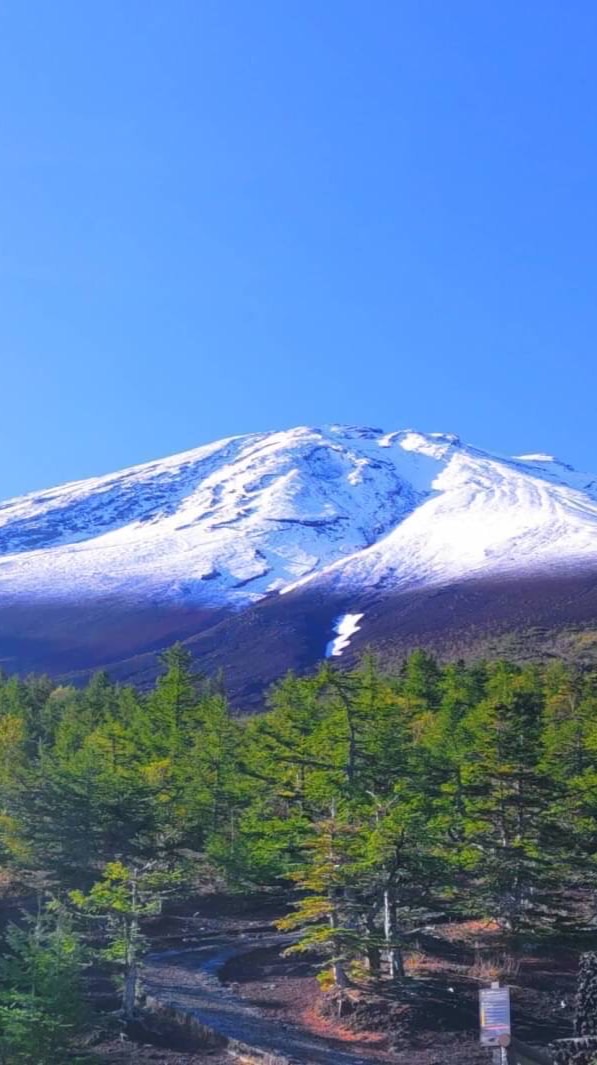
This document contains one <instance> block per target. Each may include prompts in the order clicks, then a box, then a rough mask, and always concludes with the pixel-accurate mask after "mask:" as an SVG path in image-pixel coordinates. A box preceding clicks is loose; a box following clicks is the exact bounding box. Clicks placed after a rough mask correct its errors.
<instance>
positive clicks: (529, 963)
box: [98, 907, 592, 1065]
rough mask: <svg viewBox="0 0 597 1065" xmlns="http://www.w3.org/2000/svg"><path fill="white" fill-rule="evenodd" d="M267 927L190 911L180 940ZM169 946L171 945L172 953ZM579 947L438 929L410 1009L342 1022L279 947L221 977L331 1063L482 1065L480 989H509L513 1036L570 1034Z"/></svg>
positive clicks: (151, 1055) (129, 1060) (414, 962)
mask: <svg viewBox="0 0 597 1065" xmlns="http://www.w3.org/2000/svg"><path fill="white" fill-rule="evenodd" d="M215 908H216V907H214V909H215ZM178 920H180V919H178ZM270 921H271V914H267V913H261V912H253V913H245V914H243V915H242V917H240V915H237V914H235V913H230V914H228V915H226V916H220V915H218V916H215V914H213V913H212V912H209V911H208V912H203V913H201V912H196V913H194V914H193V920H192V922H191V924H190V925H189V926H188V927H185V928H183V929H182V931H183V932H184V935H182V936H181V937H180V940H181V943H182V942H185V943H187V944H188V943H189V942H193V941H196V937H197V938H200V936H201V934H207V935H208V936H209V935H211V934H212V933H214V932H216V930H218V931H219V932H225V933H226V934H227V935H229V934H230V933H231V932H233V931H234V930H235V929H237V928H244V929H245V930H247V929H248V930H251V931H252V932H253V933H257V936H259V934H260V931H259V930H260V928H263V934H264V935H265V934H266V931H267V929H268V928H269V932H270V934H271V924H270V923H269V922H270ZM161 931H162V933H163V932H164V929H163V928H162V930H161ZM173 932H175V933H176V936H175V940H176V939H178V937H179V933H180V932H181V927H180V925H179V924H177V925H174V926H173V928H172V929H170V930H169V935H170V939H172V933H173ZM175 940H174V941H171V942H170V943H169V945H171V946H176V945H177V943H176V941H175ZM590 946H592V944H588V943H587V944H583V945H582V949H587V948H588V947H590ZM580 949H581V946H580V945H579V948H578V949H576V950H572V949H570V948H557V949H556V948H555V947H554V945H553V944H552V945H551V947H548V946H547V945H536V946H534V947H533V948H531V947H529V945H528V944H527V945H526V947H525V948H524V950H521V951H519V952H517V953H514V952H513V950H512V947H511V945H510V946H509V945H508V944H506V943H505V942H504V941H503V940H502V938H501V934H500V932H499V929H497V928H496V927H493V926H491V925H490V924H488V923H484V924H482V923H480V922H467V923H461V924H458V925H446V926H443V927H438V928H435V929H433V930H429V931H428V932H426V934H421V936H420V937H419V939H418V941H417V942H416V944H413V949H412V950H411V951H410V952H409V954H408V956H407V957H406V967H407V973H408V976H409V977H410V980H409V984H410V987H411V989H412V995H411V1000H410V1002H407V1003H406V1004H405V1003H404V1001H403V1000H402V1001H401V1002H398V1001H397V1000H396V999H392V997H391V996H389V995H385V996H383V995H382V996H380V997H379V999H376V1002H375V1005H374V1007H373V1009H371V1008H370V1007H367V1011H366V1012H365V1014H364V1016H363V1012H362V1011H360V1010H359V1009H357V1015H358V1016H356V1017H353V1018H352V1019H350V1018H349V1019H343V1020H342V1021H341V1022H340V1021H339V1020H338V1019H337V1018H336V1016H335V1014H334V1013H333V1011H332V1010H331V1009H330V1008H329V1007H328V1008H327V1009H326V1007H325V1003H326V999H327V996H326V995H324V994H323V993H322V992H321V990H320V987H319V984H318V982H317V980H316V965H315V964H314V963H313V962H312V961H306V960H304V959H302V958H297V957H296V956H295V957H290V958H287V957H284V956H283V951H282V949H281V948H280V947H277V946H270V945H267V946H266V945H265V944H264V945H263V946H260V945H259V943H256V946H255V949H254V950H251V951H250V952H249V953H244V954H241V955H240V956H237V957H233V958H231V959H230V960H229V961H228V962H227V963H226V964H225V965H224V967H223V969H222V970H221V972H220V979H221V981H222V983H223V984H224V985H225V987H226V988H228V989H229V990H230V991H231V992H232V993H233V995H234V996H237V997H238V998H239V999H241V1000H242V1001H243V1002H244V1003H246V1004H247V1005H248V1006H250V1007H251V1008H253V1009H256V1010H258V1012H259V1014H261V1016H262V1017H263V1018H264V1019H267V1020H268V1021H270V1022H271V1021H274V1022H275V1023H278V1022H279V1024H280V1026H281V1027H285V1026H287V1025H288V1026H296V1027H298V1028H299V1029H301V1030H302V1031H304V1032H305V1033H310V1034H312V1035H314V1036H317V1037H319V1038H320V1039H322V1040H325V1043H326V1045H327V1046H329V1047H330V1049H331V1050H332V1051H333V1050H334V1048H336V1052H337V1053H338V1060H341V1059H343V1058H344V1056H345V1055H347V1054H348V1055H350V1054H353V1055H358V1056H362V1057H363V1058H366V1060H367V1061H371V1062H372V1063H375V1062H379V1065H382V1063H385V1065H465V1063H466V1065H488V1063H489V1061H490V1055H489V1052H488V1051H486V1050H483V1049H482V1048H481V1047H480V1046H479V1041H478V1040H479V1036H478V1014H477V1011H478V992H479V988H480V987H483V986H487V985H488V984H490V983H491V981H492V980H495V979H499V980H500V981H501V982H502V983H504V984H508V985H509V986H510V987H511V996H512V1010H513V1025H514V1031H515V1034H516V1035H518V1037H519V1038H520V1039H523V1040H524V1041H526V1042H529V1043H533V1044H536V1045H538V1046H545V1045H547V1044H548V1043H549V1042H551V1041H552V1040H554V1039H557V1038H561V1037H564V1036H567V1035H570V1034H571V1020H572V1009H573V1000H574V989H575V981H576V972H577V968H578V955H579V951H580ZM356 997H357V1000H358V993H357V996H356ZM98 1051H101V1055H102V1057H101V1060H102V1061H103V1062H105V1065H150V1063H151V1065H157V1063H161V1065H224V1063H228V1062H230V1060H231V1059H230V1058H229V1057H227V1056H226V1054H225V1053H222V1052H219V1051H218V1052H216V1051H211V1052H207V1051H204V1052H194V1053H189V1052H187V1053H185V1052H183V1051H175V1050H167V1049H161V1048H159V1047H156V1046H150V1045H142V1044H134V1043H128V1044H127V1043H125V1044H123V1043H121V1042H118V1041H112V1042H111V1043H106V1044H104V1045H103V1046H102V1047H99V1048H98ZM332 1060H334V1059H333V1058H332Z"/></svg>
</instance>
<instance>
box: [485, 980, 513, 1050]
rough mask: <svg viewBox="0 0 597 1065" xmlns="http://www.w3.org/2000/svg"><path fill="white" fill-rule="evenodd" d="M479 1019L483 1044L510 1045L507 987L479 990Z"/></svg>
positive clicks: (508, 990) (510, 1031)
mask: <svg viewBox="0 0 597 1065" xmlns="http://www.w3.org/2000/svg"><path fill="white" fill-rule="evenodd" d="M479 1021H480V1024H481V1043H482V1045H483V1046H486V1047H508V1046H510V1037H511V1034H512V1028H511V1026H510V989H509V988H508V987H485V988H483V990H482V991H480V992H479Z"/></svg>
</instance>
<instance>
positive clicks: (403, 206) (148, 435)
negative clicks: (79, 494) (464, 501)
mask: <svg viewBox="0 0 597 1065" xmlns="http://www.w3.org/2000/svg"><path fill="white" fill-rule="evenodd" d="M596 44H597V6H596V5H595V4H594V3H593V2H583V0H573V2H572V3H564V0H557V2H553V0H525V3H523V4H520V3H518V2H515V0H487V2H484V3H479V2H478V0H452V2H451V3H449V4H448V3H441V2H439V0H399V2H396V0H374V2H373V3H371V4H366V3H365V2H364V0H358V2H355V0H326V2H325V3H322V2H321V0H217V2H213V0H170V2H168V3H166V2H164V0H86V2H85V3H81V2H80V0H51V2H50V0H36V2H35V3H30V4H23V3H22V2H21V0H1V2H0V177H1V195H0V358H1V360H2V375H1V378H0V380H1V381H2V385H3V401H2V405H1V417H0V437H1V439H0V443H1V446H2V456H3V461H2V467H1V471H0V496H2V497H7V496H9V495H11V494H16V493H19V492H21V491H26V490H29V489H33V488H38V487H43V486H46V485H50V484H55V483H59V482H61V481H64V480H67V479H72V478H78V477H84V476H87V475H92V474H96V473H101V472H108V471H110V470H113V469H118V468H119V467H121V466H124V465H129V464H133V463H136V462H141V461H144V460H146V459H150V458H154V457H158V456H161V455H165V454H169V453H173V452H175V451H179V450H183V449H185V448H188V447H193V446H196V445H198V444H200V443H203V442H205V441H208V440H210V439H214V438H216V437H219V436H224V435H229V434H234V433H242V432H248V431H253V430H263V429H269V428H282V427H286V426H290V425H296V424H301V423H305V424H319V423H323V422H357V423H363V424H369V425H379V426H383V427H385V428H387V429H394V428H401V427H405V426H408V425H414V426H416V427H418V428H422V429H426V430H432V431H434V430H445V431H452V432H458V433H460V434H461V435H462V436H463V437H464V438H465V439H467V440H469V441H471V442H473V443H476V444H477V445H479V446H481V447H487V448H489V449H495V450H498V451H510V452H519V451H529V450H537V449H541V450H552V451H555V452H556V453H558V454H560V455H561V456H562V457H563V458H565V459H567V460H568V461H571V462H573V463H575V464H576V465H579V466H585V467H588V468H592V469H593V470H597V442H596V435H595V430H594V421H595V385H596V383H597V382H596V377H597V373H596V369H595V353H596V340H597V298H596V297H597V292H596V288H597V239H596V238H597V227H596V211H597V122H596V121H595V113H596V105H597V67H596V64H595V60H594V57H595V47H596Z"/></svg>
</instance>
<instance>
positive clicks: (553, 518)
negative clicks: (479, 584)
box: [0, 426, 597, 635]
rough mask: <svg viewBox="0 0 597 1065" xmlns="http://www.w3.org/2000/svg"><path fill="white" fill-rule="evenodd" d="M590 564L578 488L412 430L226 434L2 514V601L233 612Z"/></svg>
mask: <svg viewBox="0 0 597 1065" xmlns="http://www.w3.org/2000/svg"><path fill="white" fill-rule="evenodd" d="M595 560H597V483H596V482H595V479H594V478H592V477H590V476H587V475H584V474H581V473H578V472H577V471H574V470H572V469H571V468H570V467H567V466H565V465H564V464H562V463H558V462H557V461H556V460H554V459H552V458H551V457H550V456H548V455H544V454H543V453H537V454H533V455H525V456H518V457H516V458H504V457H499V456H494V455H490V454H488V453H485V452H482V451H479V450H477V449H475V448H472V447H467V446H466V445H463V444H461V442H460V441H459V440H458V438H457V437H454V436H450V435H444V434H434V433H431V434H423V433H417V432H415V431H412V430H405V431H399V432H392V433H384V432H383V431H382V430H377V429H368V428H361V427H346V426H331V427H328V428H325V429H312V428H298V429H293V430H289V431H286V432H276V433H259V434H253V435H250V436H244V437H231V438H228V439H226V440H222V441H218V442H216V443H214V444H210V445H206V446H204V447H201V448H197V449H196V450H194V451H189V452H185V453H184V454H182V455H178V456H174V457H172V458H169V459H165V460H163V461H160V462H152V463H147V464H145V465H143V466H139V467H134V468H131V469H128V470H124V471H122V472H121V473H118V474H113V475H109V476H106V477H99V478H94V479H91V480H88V481H79V482H76V483H73V484H69V485H65V486H63V487H61V488H55V489H51V490H48V491H45V492H36V493H31V494H29V495H28V496H24V497H22V498H20V499H16V500H10V501H8V502H6V503H4V504H0V595H1V596H3V597H4V599H5V600H7V599H23V598H25V599H32V598H35V597H42V598H44V599H51V598H55V599H59V600H72V599H77V600H81V599H84V598H85V597H100V596H119V597H124V598H133V599H136V600H143V601H149V602H153V601H155V602H164V601H174V602H183V603H185V602H187V603H200V604H201V603H203V604H230V605H236V606H242V605H243V604H246V603H248V602H254V601H256V600H258V599H259V598H261V597H262V596H264V595H266V594H271V593H274V592H285V591H288V590H291V589H293V588H295V587H297V586H301V585H303V584H305V583H307V584H311V583H313V582H321V584H322V587H328V586H329V582H330V581H333V584H334V588H336V589H341V590H346V591H347V592H349V591H350V590H352V589H357V590H358V591H361V592H367V591H369V590H371V589H372V588H383V589H388V588H396V589H400V588H413V587H418V586H422V585H428V584H437V583H440V584H441V583H449V582H450V581H454V580H460V579H463V578H467V577H474V576H483V575H486V574H494V573H501V572H511V571H514V572H529V571H532V570H536V569H553V568H561V567H574V566H579V565H586V564H588V563H591V562H593V561H595ZM338 635H340V634H338Z"/></svg>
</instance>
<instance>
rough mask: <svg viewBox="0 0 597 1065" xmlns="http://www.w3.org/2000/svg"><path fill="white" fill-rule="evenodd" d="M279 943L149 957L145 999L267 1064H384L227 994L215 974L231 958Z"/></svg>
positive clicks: (217, 945) (251, 940) (261, 939)
mask: <svg viewBox="0 0 597 1065" xmlns="http://www.w3.org/2000/svg"><path fill="white" fill-rule="evenodd" d="M283 942H284V937H282V936H269V937H268V936H263V935H262V934H261V935H256V934H252V935H251V934H250V933H240V934H238V935H236V936H234V937H225V938H218V939H213V940H212V941H211V942H205V943H202V944H201V946H199V947H197V948H192V949H187V950H182V951H167V952H164V953H161V954H154V955H151V956H150V957H149V958H148V959H147V962H146V966H145V971H144V983H145V985H146V988H147V991H148V994H150V995H151V996H153V997H154V998H155V999H157V1000H158V1001H159V1002H160V1003H161V1004H163V1005H166V1006H171V1007H175V1008H177V1009H180V1010H183V1011H184V1012H185V1013H189V1014H191V1015H192V1016H193V1017H194V1018H195V1019H196V1020H197V1021H199V1023H200V1024H202V1025H205V1026H206V1027H208V1028H210V1029H212V1030H213V1031H215V1032H217V1033H218V1034H219V1035H220V1036H222V1037H223V1038H224V1039H225V1040H227V1041H229V1042H230V1044H231V1045H234V1044H235V1043H240V1044H244V1045H245V1047H248V1048H253V1047H255V1048H258V1049H259V1050H261V1051H262V1052H263V1054H264V1058H263V1060H264V1061H266V1060H267V1059H266V1055H270V1056H271V1057H270V1060H271V1061H272V1062H273V1061H275V1059H276V1058H279V1059H280V1062H285V1061H288V1062H290V1063H292V1065H295V1063H296V1065H373V1063H377V1065H379V1063H380V1061H382V1060H386V1061H387V1057H386V1056H385V1055H383V1054H380V1053H379V1052H375V1051H371V1052H368V1051H365V1052H359V1053H354V1052H351V1051H348V1050H346V1051H345V1050H341V1049H339V1047H338V1045H337V1042H336V1041H334V1040H327V1039H325V1038H322V1037H318V1036H316V1035H312V1034H311V1033H309V1032H305V1031H302V1030H301V1029H299V1028H298V1027H295V1026H294V1025H291V1024H285V1023H282V1022H280V1021H279V1020H273V1019H271V1018H267V1017H264V1016H263V1014H262V1013H261V1012H260V1011H259V1010H258V1009H256V1008H254V1007H252V1006H250V1005H248V1004H247V1003H246V1002H244V1001H243V1000H242V999H241V998H240V997H239V996H238V995H236V994H235V993H234V992H233V991H231V990H230V989H228V988H226V987H223V986H222V984H221V983H220V981H219V979H218V973H219V972H220V970H221V969H222V968H223V967H224V965H225V964H226V963H227V962H229V961H230V960H231V959H232V958H234V957H238V956H239V955H242V954H245V953H249V952H250V951H252V950H255V949H256V947H260V948H261V947H267V946H274V945H275V944H276V943H278V944H280V943H283Z"/></svg>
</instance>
